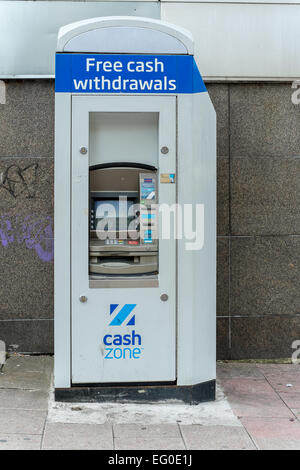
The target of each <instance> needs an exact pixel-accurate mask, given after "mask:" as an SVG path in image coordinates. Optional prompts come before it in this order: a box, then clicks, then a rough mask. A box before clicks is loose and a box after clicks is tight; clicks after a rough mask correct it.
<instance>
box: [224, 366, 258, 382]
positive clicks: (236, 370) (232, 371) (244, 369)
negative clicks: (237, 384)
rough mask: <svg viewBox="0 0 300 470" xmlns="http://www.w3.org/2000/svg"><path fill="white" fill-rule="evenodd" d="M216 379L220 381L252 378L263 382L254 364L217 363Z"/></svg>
mask: <svg viewBox="0 0 300 470" xmlns="http://www.w3.org/2000/svg"><path fill="white" fill-rule="evenodd" d="M217 377H218V379H219V380H221V379H236V378H252V379H261V380H265V377H264V375H263V373H262V371H261V370H260V369H259V368H258V367H256V364H246V363H227V364H226V363H219V364H217Z"/></svg>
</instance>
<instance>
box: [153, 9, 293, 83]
mask: <svg viewBox="0 0 300 470" xmlns="http://www.w3.org/2000/svg"><path fill="white" fill-rule="evenodd" d="M299 18H300V5H296V4H283V3H281V4H269V3H267V4H257V3H224V2H222V3H211V2H209V3H202V2H193V3H186V2H180V3H179V2H163V3H162V6H161V19H162V20H164V21H168V22H170V23H173V24H176V25H180V26H182V27H184V28H186V29H188V30H189V31H190V32H191V33H192V35H193V37H194V40H195V58H196V60H197V63H198V67H199V70H200V72H201V74H202V76H203V77H204V78H205V79H217V80H219V79H221V80H233V79H238V80H249V79H250V80H256V79H259V80H284V79H294V78H297V77H300V54H299V50H298V49H299V42H300V27H299Z"/></svg>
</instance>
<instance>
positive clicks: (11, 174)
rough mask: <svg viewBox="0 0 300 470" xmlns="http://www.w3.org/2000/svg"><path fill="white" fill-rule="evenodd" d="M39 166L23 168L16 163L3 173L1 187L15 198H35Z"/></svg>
mask: <svg viewBox="0 0 300 470" xmlns="http://www.w3.org/2000/svg"><path fill="white" fill-rule="evenodd" d="M37 171H38V164H37V163H33V164H31V165H27V166H25V168H21V167H20V166H19V165H16V164H15V163H14V164H12V165H9V166H8V167H7V168H5V169H3V171H1V181H0V187H1V188H3V189H5V190H6V191H8V192H9V194H10V195H11V196H12V197H13V198H17V197H20V196H22V197H25V198H34V197H35V192H36V180H37Z"/></svg>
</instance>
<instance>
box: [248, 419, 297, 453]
mask: <svg viewBox="0 0 300 470" xmlns="http://www.w3.org/2000/svg"><path fill="white" fill-rule="evenodd" d="M241 421H242V424H243V425H244V427H245V429H246V430H247V431H248V433H249V434H250V435H251V437H252V439H253V440H254V442H255V443H256V445H257V446H258V447H259V448H260V449H289V448H291V449H300V423H299V421H298V420H293V421H292V420H291V419H286V418H257V417H255V418H252V417H251V418H241Z"/></svg>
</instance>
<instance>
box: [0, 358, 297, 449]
mask: <svg viewBox="0 0 300 470" xmlns="http://www.w3.org/2000/svg"><path fill="white" fill-rule="evenodd" d="M52 368H53V360H52V358H51V357H47V356H39V357H37V356H20V355H12V356H11V357H10V358H9V359H8V361H7V363H6V364H5V366H4V368H3V370H2V373H0V450H1V449H107V450H113V449H115V450H123V449H124V450H125V449H133V450H134V449H136V450H142V449H145V450H146V449H149V450H167V449H170V450H187V449H188V450H189V449H217V450H221V449H300V421H299V419H300V366H298V365H292V364H246V363H219V364H218V384H219V386H218V396H217V400H216V401H215V402H210V403H204V404H200V405H197V406H188V405H184V404H179V403H170V404H149V405H138V404H136V405H135V404H128V405H126V404H121V405H120V404H110V403H104V404H88V403H87V404H82V403H80V404H76V403H70V404H69V403H57V402H54V400H53V393H52V389H51V377H52Z"/></svg>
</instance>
